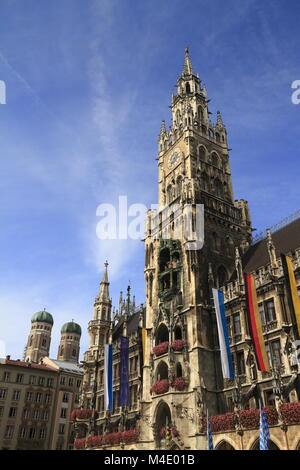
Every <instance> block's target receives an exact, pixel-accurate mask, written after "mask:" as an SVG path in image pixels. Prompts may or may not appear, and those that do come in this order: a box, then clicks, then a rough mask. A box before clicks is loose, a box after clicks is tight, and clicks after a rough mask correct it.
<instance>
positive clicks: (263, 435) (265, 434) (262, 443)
mask: <svg viewBox="0 0 300 470" xmlns="http://www.w3.org/2000/svg"><path fill="white" fill-rule="evenodd" d="M269 438H270V431H269V426H268V422H267V418H266V415H265V412H264V409H263V407H260V421H259V449H260V450H269V449H268V439H269Z"/></svg>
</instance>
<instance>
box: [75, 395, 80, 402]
mask: <svg viewBox="0 0 300 470" xmlns="http://www.w3.org/2000/svg"><path fill="white" fill-rule="evenodd" d="M75 403H79V395H78V394H76V395H75Z"/></svg>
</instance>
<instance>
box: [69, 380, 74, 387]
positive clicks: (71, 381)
mask: <svg viewBox="0 0 300 470" xmlns="http://www.w3.org/2000/svg"><path fill="white" fill-rule="evenodd" d="M73 383H74V380H73V379H69V387H73Z"/></svg>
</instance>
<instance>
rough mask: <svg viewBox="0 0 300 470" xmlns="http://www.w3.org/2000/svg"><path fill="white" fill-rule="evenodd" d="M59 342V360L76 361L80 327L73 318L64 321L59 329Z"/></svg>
mask: <svg viewBox="0 0 300 470" xmlns="http://www.w3.org/2000/svg"><path fill="white" fill-rule="evenodd" d="M60 334H61V336H60V343H59V347H58V352H57V359H58V360H59V361H66V362H74V363H76V364H77V363H78V359H79V351H80V337H81V327H80V325H78V323H75V322H74V321H73V320H72V321H71V322H68V323H65V324H64V325H63V326H62V328H61V330H60Z"/></svg>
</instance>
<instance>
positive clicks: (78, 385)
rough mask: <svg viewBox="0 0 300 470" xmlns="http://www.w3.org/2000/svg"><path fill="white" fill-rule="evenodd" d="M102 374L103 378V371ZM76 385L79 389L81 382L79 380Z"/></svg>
mask: <svg viewBox="0 0 300 470" xmlns="http://www.w3.org/2000/svg"><path fill="white" fill-rule="evenodd" d="M101 372H102V376H103V371H101ZM101 372H100V383H102V380H101ZM76 385H77V388H79V387H80V385H81V380H77V384H76Z"/></svg>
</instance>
